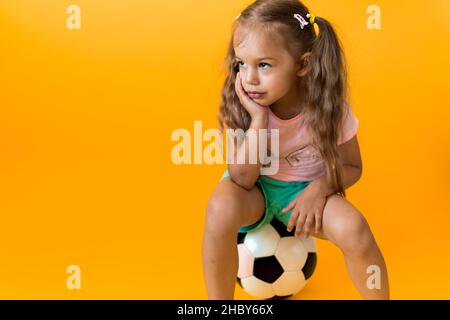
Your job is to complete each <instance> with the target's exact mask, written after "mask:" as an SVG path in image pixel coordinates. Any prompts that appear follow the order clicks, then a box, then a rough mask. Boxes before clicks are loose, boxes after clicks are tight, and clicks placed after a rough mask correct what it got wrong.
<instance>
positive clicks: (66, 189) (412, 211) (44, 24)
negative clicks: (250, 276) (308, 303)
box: [0, 0, 450, 299]
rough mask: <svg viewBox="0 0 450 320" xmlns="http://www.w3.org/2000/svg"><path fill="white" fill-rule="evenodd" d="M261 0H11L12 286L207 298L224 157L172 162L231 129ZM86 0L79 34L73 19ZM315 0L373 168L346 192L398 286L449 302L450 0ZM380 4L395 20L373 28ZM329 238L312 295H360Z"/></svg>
mask: <svg viewBox="0 0 450 320" xmlns="http://www.w3.org/2000/svg"><path fill="white" fill-rule="evenodd" d="M249 3H250V2H249V1H237V0H235V1H204V0H201V1H200V0H186V1H169V2H167V1H144V0H141V1H137V0H132V1H131V0H130V1H91V0H90V1H87V0H86V1H62V0H61V1H57V0H53V1H51V0H40V1H29V0H3V1H2V2H1V4H0V152H1V160H0V170H1V172H0V214H1V220H0V298H2V299H15V298H24V299H47V298H56V299H60V298H61V299H93V298H102V299H110V298H113V299H204V298H206V292H205V288H204V283H203V274H202V264H201V239H202V233H203V222H204V212H205V205H206V202H207V200H208V198H209V195H210V193H211V191H212V190H213V188H214V187H215V185H216V183H217V182H218V179H219V178H220V176H221V175H222V173H223V170H224V169H225V165H213V166H208V165H182V166H176V165H174V164H172V162H171V149H172V147H173V146H174V145H175V144H176V143H175V142H172V141H171V140H170V136H171V133H172V132H173V130H175V129H177V128H186V129H188V130H189V131H190V132H191V133H192V134H193V123H194V120H202V121H203V128H204V129H207V128H216V127H217V122H216V116H217V111H218V103H219V99H220V88H221V85H222V81H223V73H222V70H221V67H222V61H223V58H224V56H225V49H226V46H227V44H228V40H229V37H230V27H231V23H232V21H233V19H234V17H235V16H236V15H237V14H239V12H240V11H241V10H242V9H243V8H244V7H245V6H246V5H247V4H249ZM70 4H76V5H79V6H80V8H81V30H68V29H67V28H66V19H67V17H68V16H69V14H67V13H66V8H67V7H68V6H69V5H70ZM306 4H307V5H308V6H309V8H310V9H311V11H312V12H313V13H315V14H316V15H318V16H323V17H325V18H327V19H329V20H330V21H332V22H333V23H334V24H335V26H336V29H337V31H338V33H339V35H340V37H341V39H342V42H343V44H344V48H345V51H346V55H347V58H348V65H349V76H350V78H349V81H350V86H351V93H352V96H351V103H352V107H353V110H354V113H355V114H356V116H357V117H358V119H359V120H360V127H359V131H358V137H359V141H360V146H361V152H362V156H363V163H364V173H363V176H362V179H361V180H360V181H359V182H358V183H357V184H356V185H355V186H353V187H351V188H350V189H349V190H348V198H349V200H350V201H351V202H352V203H353V204H354V205H355V206H356V207H357V208H359V210H360V211H361V212H362V213H363V214H364V215H365V216H366V218H367V219H368V221H369V223H370V225H371V228H372V230H373V232H374V234H375V236H376V238H377V241H378V243H379V245H380V247H381V249H382V251H383V253H384V256H385V259H386V262H387V265H388V270H389V277H390V285H391V295H392V298H394V299H435V298H437V299H443V298H445V299H449V298H450V255H449V249H448V248H449V246H450V236H449V227H450V202H449V195H450V193H449V191H450V151H449V146H450V126H449V124H448V123H449V118H450V110H449V108H448V107H449V100H450V85H449V80H448V74H449V71H450V68H449V66H450V59H449V57H450V42H449V41H448V40H449V39H450V23H449V22H448V21H449V19H450V14H449V13H450V3H449V2H448V1H447V0H440V1H439V0H433V1H426V2H424V1H418V0H410V1H400V0H397V1H392V0H391V1H387V0H379V1H376V2H372V1H361V0H345V1H344V0H343V1H335V0H315V1H312V0H311V1H308V2H306ZM371 4H376V5H378V6H380V7H381V10H382V11H381V12H382V21H381V22H382V29H381V30H374V31H370V30H368V29H367V27H366V19H367V17H368V15H367V14H366V9H367V7H368V6H369V5H371ZM318 245H319V253H318V255H319V260H318V267H317V269H316V272H315V274H314V276H313V277H312V278H311V281H310V282H309V283H308V285H307V287H306V288H305V289H304V290H303V291H302V292H301V293H300V294H299V295H297V296H296V298H298V299H350V298H359V296H358V293H357V291H356V289H355V288H354V287H353V285H352V283H351V281H350V279H349V277H348V276H347V273H346V270H345V265H344V261H343V258H342V256H341V254H340V251H339V250H338V249H337V248H336V247H334V246H333V245H332V244H331V243H329V242H326V241H318ZM69 265H79V266H80V267H81V290H69V289H67V287H66V279H67V277H68V276H69V275H68V274H66V268H67V266H69ZM236 298H244V299H251V297H250V296H248V295H247V294H245V293H244V292H243V291H242V290H241V289H240V288H238V287H237V290H236Z"/></svg>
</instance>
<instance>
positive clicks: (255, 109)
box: [234, 72, 268, 119]
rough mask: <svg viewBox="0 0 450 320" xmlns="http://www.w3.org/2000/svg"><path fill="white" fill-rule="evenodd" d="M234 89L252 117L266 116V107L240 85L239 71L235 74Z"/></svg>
mask: <svg viewBox="0 0 450 320" xmlns="http://www.w3.org/2000/svg"><path fill="white" fill-rule="evenodd" d="M234 84H235V90H236V93H237V95H238V97H239V100H240V102H241V104H242V106H243V107H244V108H245V109H246V110H247V111H248V113H249V114H250V116H251V117H252V119H255V118H260V119H261V117H267V114H268V111H267V109H268V107H267V106H263V105H260V104H259V103H257V102H255V101H254V100H253V99H252V98H250V97H249V96H248V95H247V93H245V90H244V88H243V87H242V83H241V76H240V74H239V72H238V73H237V75H236V81H235V83H234Z"/></svg>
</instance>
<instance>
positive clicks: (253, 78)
mask: <svg viewBox="0 0 450 320" xmlns="http://www.w3.org/2000/svg"><path fill="white" fill-rule="evenodd" d="M258 81H259V80H258V73H257V71H256V70H253V69H251V68H249V69H248V70H247V72H246V74H245V82H246V83H247V84H250V85H257V84H258Z"/></svg>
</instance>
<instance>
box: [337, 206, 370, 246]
mask: <svg viewBox="0 0 450 320" xmlns="http://www.w3.org/2000/svg"><path fill="white" fill-rule="evenodd" d="M336 229H337V230H336V236H335V238H336V239H335V240H336V244H337V245H338V246H339V248H340V249H341V250H342V251H343V252H344V253H346V254H364V253H366V252H367V251H368V250H370V249H371V248H372V246H373V243H374V238H373V235H372V231H371V230H370V227H369V224H368V222H367V220H366V219H365V218H364V216H363V215H362V214H361V213H360V212H358V211H355V212H352V213H349V214H347V215H345V216H344V217H343V218H342V219H341V221H339V222H337V228H336Z"/></svg>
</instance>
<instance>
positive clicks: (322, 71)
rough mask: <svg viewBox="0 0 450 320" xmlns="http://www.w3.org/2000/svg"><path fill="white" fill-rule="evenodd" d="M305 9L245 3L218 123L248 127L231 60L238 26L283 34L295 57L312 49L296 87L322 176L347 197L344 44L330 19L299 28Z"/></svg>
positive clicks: (291, 2) (284, 2)
mask: <svg viewBox="0 0 450 320" xmlns="http://www.w3.org/2000/svg"><path fill="white" fill-rule="evenodd" d="M309 12H310V11H309V10H308V8H307V7H306V6H305V5H304V4H302V3H301V2H300V1H297V0H257V1H255V2H254V3H252V4H251V5H250V6H248V7H247V8H246V9H245V10H244V11H243V12H242V13H241V14H240V16H239V17H238V18H237V19H236V21H235V22H234V23H233V26H232V37H231V40H230V42H229V46H228V52H227V56H226V59H225V63H224V67H225V72H226V78H225V81H224V84H223V88H222V94H221V102H220V108H219V115H218V121H219V126H220V130H221V131H223V130H224V127H227V128H230V129H243V130H244V131H247V129H248V128H249V126H250V122H251V117H250V115H249V113H248V112H247V110H246V109H245V108H244V107H243V106H242V105H241V103H240V101H239V98H238V96H237V94H236V92H235V85H234V83H235V81H236V75H237V72H238V71H239V66H238V64H237V63H236V61H235V52H234V47H233V43H234V34H235V30H236V29H237V28H238V27H239V26H244V25H245V26H250V27H257V28H263V29H264V30H266V31H277V32H278V34H279V36H280V37H284V38H283V39H284V43H285V44H286V46H287V50H288V51H289V52H290V53H292V55H293V57H294V58H295V59H300V57H301V56H303V54H305V53H307V52H310V53H311V55H310V56H309V61H308V62H307V65H308V67H309V69H308V70H309V71H308V73H307V74H306V75H305V76H304V77H300V79H299V80H300V81H299V86H300V87H299V90H302V92H304V96H305V114H306V115H307V117H306V119H305V124H306V125H308V126H309V128H310V129H311V132H312V136H313V142H312V143H313V146H314V147H315V148H316V149H317V150H318V151H319V152H320V155H321V157H322V159H323V161H324V163H325V169H326V174H327V175H328V177H329V178H331V182H332V183H333V184H334V186H335V187H336V189H337V193H338V194H340V195H341V196H343V197H346V194H345V189H344V186H343V182H342V162H341V159H340V158H339V154H338V151H337V141H338V135H339V134H340V132H341V129H342V125H343V119H344V117H345V112H346V111H348V110H347V107H348V105H347V96H348V93H347V70H346V63H345V56H344V53H343V50H342V45H341V43H340V41H339V39H338V37H337V35H336V32H335V31H334V29H333V27H332V25H331V23H330V22H329V21H327V20H326V19H324V18H322V17H316V18H315V22H316V23H317V27H318V32H316V30H315V28H314V26H313V25H311V24H308V25H306V26H305V27H304V28H303V29H301V28H300V25H299V21H298V20H297V19H295V18H294V14H300V15H301V16H303V17H304V18H305V20H306V21H308V20H309V19H307V18H306V16H307V14H309Z"/></svg>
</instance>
